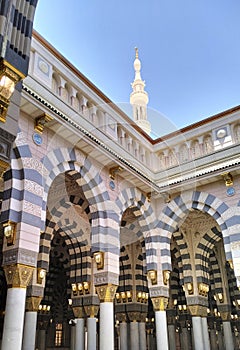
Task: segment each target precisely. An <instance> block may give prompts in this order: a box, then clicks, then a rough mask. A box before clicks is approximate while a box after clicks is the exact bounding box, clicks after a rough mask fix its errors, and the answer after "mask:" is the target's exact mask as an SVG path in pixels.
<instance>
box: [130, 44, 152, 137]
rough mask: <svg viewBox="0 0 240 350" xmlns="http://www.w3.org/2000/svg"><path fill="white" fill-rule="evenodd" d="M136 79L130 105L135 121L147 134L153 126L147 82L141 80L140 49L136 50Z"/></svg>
mask: <svg viewBox="0 0 240 350" xmlns="http://www.w3.org/2000/svg"><path fill="white" fill-rule="evenodd" d="M133 66H134V70H135V79H134V82H133V83H132V84H131V85H132V89H133V92H132V93H131V95H130V103H131V105H132V107H133V119H134V121H135V123H136V124H137V125H138V126H140V128H142V129H143V130H144V131H145V132H146V133H147V134H150V132H151V124H150V122H149V121H148V120H147V104H148V94H147V92H146V91H144V87H145V82H144V81H143V80H142V78H141V73H140V70H141V62H140V60H139V58H138V49H137V48H135V61H134V65H133Z"/></svg>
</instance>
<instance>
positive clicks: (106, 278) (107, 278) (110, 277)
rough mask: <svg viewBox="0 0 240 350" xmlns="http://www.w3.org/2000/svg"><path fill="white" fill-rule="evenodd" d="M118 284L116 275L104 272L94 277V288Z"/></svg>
mask: <svg viewBox="0 0 240 350" xmlns="http://www.w3.org/2000/svg"><path fill="white" fill-rule="evenodd" d="M118 283H119V276H118V274H117V273H114V272H109V271H105V272H99V273H95V275H94V284H95V286H98V285H104V284H113V285H118Z"/></svg>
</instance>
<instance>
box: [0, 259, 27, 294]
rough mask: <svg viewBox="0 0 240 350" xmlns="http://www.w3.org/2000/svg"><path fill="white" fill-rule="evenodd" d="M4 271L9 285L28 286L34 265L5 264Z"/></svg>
mask: <svg viewBox="0 0 240 350" xmlns="http://www.w3.org/2000/svg"><path fill="white" fill-rule="evenodd" d="M3 268H4V272H5V276H6V280H7V285H8V287H10V288H27V286H28V285H29V283H30V281H31V279H32V275H33V271H34V267H33V266H28V265H22V264H15V265H5V266H4V267H3Z"/></svg>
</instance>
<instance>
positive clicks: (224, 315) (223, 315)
mask: <svg viewBox="0 0 240 350" xmlns="http://www.w3.org/2000/svg"><path fill="white" fill-rule="evenodd" d="M220 315H221V318H222V321H230V320H231V312H229V311H225V312H220Z"/></svg>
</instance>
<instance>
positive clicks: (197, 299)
mask: <svg viewBox="0 0 240 350" xmlns="http://www.w3.org/2000/svg"><path fill="white" fill-rule="evenodd" d="M186 299H187V305H188V306H190V305H202V306H204V307H208V298H207V297H203V296H200V295H193V296H188V297H187V298H186Z"/></svg>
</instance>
